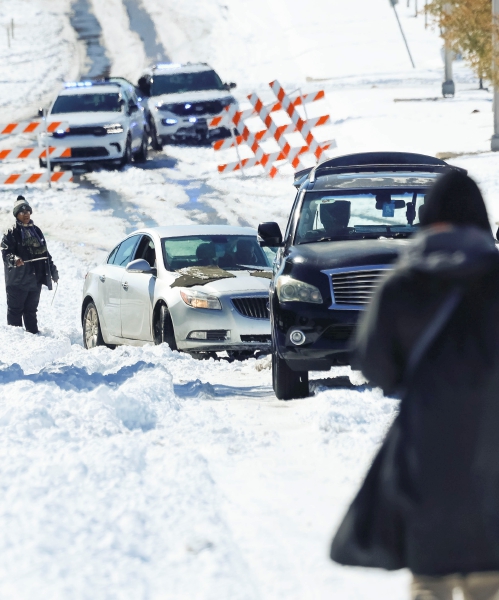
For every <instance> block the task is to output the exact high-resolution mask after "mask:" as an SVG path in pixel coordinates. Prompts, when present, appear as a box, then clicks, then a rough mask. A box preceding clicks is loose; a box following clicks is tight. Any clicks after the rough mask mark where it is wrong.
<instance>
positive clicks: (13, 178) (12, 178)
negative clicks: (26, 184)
mask: <svg viewBox="0 0 499 600" xmlns="http://www.w3.org/2000/svg"><path fill="white" fill-rule="evenodd" d="M19 177H21V176H20V175H10V177H7V179H6V180H5V181H4V183H15V182H16V181H17V180H18V179H19Z"/></svg>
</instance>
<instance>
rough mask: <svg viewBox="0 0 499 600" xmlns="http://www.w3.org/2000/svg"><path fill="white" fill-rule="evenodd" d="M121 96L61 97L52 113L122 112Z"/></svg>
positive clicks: (85, 95)
mask: <svg viewBox="0 0 499 600" xmlns="http://www.w3.org/2000/svg"><path fill="white" fill-rule="evenodd" d="M120 111H121V103H120V96H119V94H74V95H71V96H59V97H58V98H57V100H56V101H55V102H54V106H53V107H52V111H51V113H52V114H53V115H55V114H58V113H76V112H120Z"/></svg>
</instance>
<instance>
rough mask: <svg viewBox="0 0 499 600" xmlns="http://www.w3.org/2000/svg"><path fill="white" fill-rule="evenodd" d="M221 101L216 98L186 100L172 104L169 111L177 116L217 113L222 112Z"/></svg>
mask: <svg viewBox="0 0 499 600" xmlns="http://www.w3.org/2000/svg"><path fill="white" fill-rule="evenodd" d="M222 109H223V106H222V103H221V102H220V101H218V100H212V101H211V102H194V103H191V102H186V103H185V104H173V105H172V106H171V112H172V113H173V114H175V115H177V116H178V117H196V116H198V115H217V114H218V113H220V112H222Z"/></svg>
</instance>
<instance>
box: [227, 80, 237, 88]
mask: <svg viewBox="0 0 499 600" xmlns="http://www.w3.org/2000/svg"><path fill="white" fill-rule="evenodd" d="M229 87H230V89H231V90H233V89H234V88H235V87H237V83H234V82H233V81H231V83H229Z"/></svg>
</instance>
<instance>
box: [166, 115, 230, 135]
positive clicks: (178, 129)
mask: <svg viewBox="0 0 499 600" xmlns="http://www.w3.org/2000/svg"><path fill="white" fill-rule="evenodd" d="M215 117H222V118H223V119H224V121H225V114H222V113H221V114H219V115H200V116H196V117H179V116H177V115H173V114H172V115H170V114H169V113H166V114H165V113H159V112H158V114H157V115H156V116H155V125H156V132H157V134H158V137H160V138H161V140H162V141H163V142H166V141H167V140H169V139H177V140H200V139H208V138H210V139H211V138H216V137H220V136H226V135H229V134H230V130H229V128H228V126H226V125H225V124H224V123H222V124H221V125H220V127H218V128H216V129H208V121H210V120H211V119H213V118H215ZM167 121H170V123H169V124H166V122H167ZM174 121H175V122H174Z"/></svg>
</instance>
